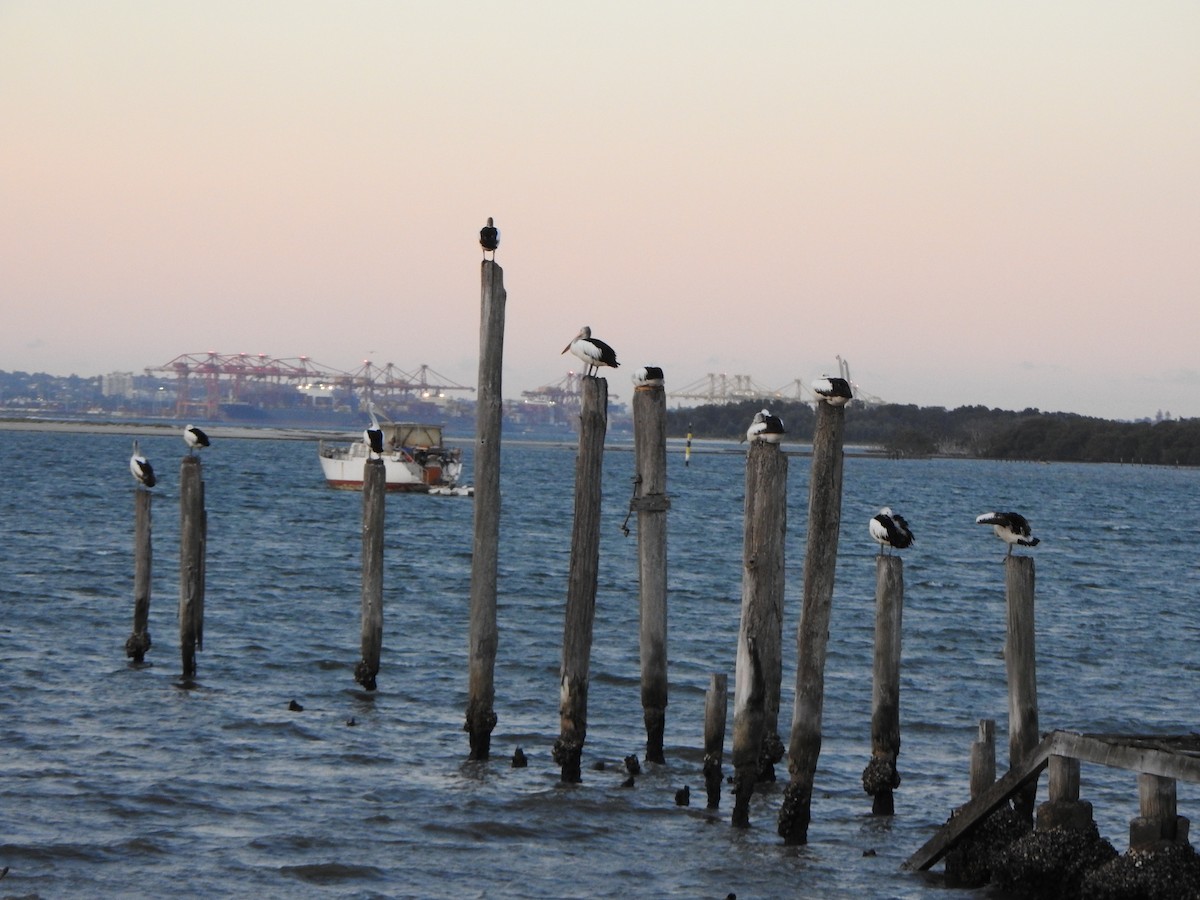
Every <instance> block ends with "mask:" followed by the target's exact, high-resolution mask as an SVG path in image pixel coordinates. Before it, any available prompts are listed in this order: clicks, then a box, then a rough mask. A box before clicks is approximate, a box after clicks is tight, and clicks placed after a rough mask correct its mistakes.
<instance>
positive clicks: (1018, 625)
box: [1004, 556, 1041, 825]
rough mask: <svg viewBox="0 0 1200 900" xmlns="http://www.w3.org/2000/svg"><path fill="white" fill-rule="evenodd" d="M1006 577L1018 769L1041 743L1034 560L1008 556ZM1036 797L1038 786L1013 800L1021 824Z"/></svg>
mask: <svg viewBox="0 0 1200 900" xmlns="http://www.w3.org/2000/svg"><path fill="white" fill-rule="evenodd" d="M1004 575H1005V596H1006V600H1007V607H1008V633H1007V638H1006V640H1005V645H1004V661H1005V665H1006V667H1007V670H1008V764H1009V766H1010V767H1011V768H1016V767H1018V766H1019V765H1021V764H1022V763H1023V762H1024V761H1025V759H1026V757H1027V756H1028V754H1029V752H1030V751H1031V750H1033V748H1034V747H1036V746H1037V745H1038V741H1040V740H1041V736H1040V735H1039V734H1038V701H1037V659H1036V655H1035V653H1034V639H1033V633H1034V628H1033V625H1034V615H1033V584H1034V570H1033V557H1031V556H1008V557H1006V558H1005V565H1004ZM1036 798H1037V785H1036V784H1031V785H1029V786H1028V787H1027V788H1025V789H1024V790H1022V791H1021V792H1020V793H1018V794H1017V795H1016V796H1014V797H1013V809H1014V810H1015V812H1016V813H1017V815H1018V816H1019V817H1020V818H1021V820H1022V821H1025V822H1028V823H1029V824H1031V825H1032V824H1033V807H1034V802H1035V800H1036Z"/></svg>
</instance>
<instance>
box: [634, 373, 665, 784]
mask: <svg viewBox="0 0 1200 900" xmlns="http://www.w3.org/2000/svg"><path fill="white" fill-rule="evenodd" d="M633 443H634V456H635V461H636V467H637V468H636V472H637V475H636V478H635V484H636V488H635V491H634V498H633V502H632V504H631V506H632V508H633V509H634V510H636V511H637V528H638V584H639V587H640V591H639V596H640V600H641V602H640V604H639V609H640V625H639V645H640V647H641V662H642V717H643V719H644V720H645V723H646V761H647V762H654V763H661V762H665V761H666V760H665V758H664V757H663V730H664V729H665V727H666V721H667V510H668V509H670V507H671V501H670V499H669V498H668V497H667V394H666V390H665V388H664V386H663V380H662V378H661V377H659V378H653V379H650V380H649V381H647V382H646V383H642V384H638V385H637V387H635V388H634V391H633Z"/></svg>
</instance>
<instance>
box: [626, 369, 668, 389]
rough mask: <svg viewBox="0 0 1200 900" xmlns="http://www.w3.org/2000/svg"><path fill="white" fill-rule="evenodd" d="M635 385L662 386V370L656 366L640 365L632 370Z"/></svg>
mask: <svg viewBox="0 0 1200 900" xmlns="http://www.w3.org/2000/svg"><path fill="white" fill-rule="evenodd" d="M633 384H634V386H635V387H662V384H663V370H662V369H660V368H659V367H658V366H642V367H641V368H640V369H634V371H633Z"/></svg>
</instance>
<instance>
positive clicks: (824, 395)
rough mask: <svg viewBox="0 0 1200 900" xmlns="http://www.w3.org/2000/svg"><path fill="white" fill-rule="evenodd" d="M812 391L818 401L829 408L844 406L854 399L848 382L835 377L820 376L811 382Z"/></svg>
mask: <svg viewBox="0 0 1200 900" xmlns="http://www.w3.org/2000/svg"><path fill="white" fill-rule="evenodd" d="M812 390H813V393H814V394H816V395H817V399H818V400H822V401H824V402H825V403H828V404H829V405H830V406H845V405H846V404H847V403H849V402H850V401H851V400H853V399H854V392H853V391H852V390H851V389H850V382H849V381H847V380H846V379H845V378H838V377H837V376H832V377H831V376H829V375H822V376H821V377H820V378H817V379H815V380H814V381H813V383H812Z"/></svg>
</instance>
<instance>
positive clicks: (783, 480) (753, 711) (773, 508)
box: [733, 441, 788, 827]
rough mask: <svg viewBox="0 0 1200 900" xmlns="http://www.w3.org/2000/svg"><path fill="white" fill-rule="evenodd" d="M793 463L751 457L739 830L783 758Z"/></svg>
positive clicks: (737, 693)
mask: <svg viewBox="0 0 1200 900" xmlns="http://www.w3.org/2000/svg"><path fill="white" fill-rule="evenodd" d="M787 470H788V461H787V456H785V455H784V454H783V453H782V452H781V451H780V449H779V445H778V444H768V443H764V442H759V441H755V442H754V443H752V444H751V445H750V451H749V452H748V453H747V454H746V491H745V501H744V518H743V523H742V609H741V623H740V626H739V629H738V651H737V669H736V672H735V681H734V704H733V766H734V782H735V785H736V790H735V795H736V801H735V804H734V816H733V824H734V825H737V826H739V827H746V826H748V825H749V824H750V822H749V817H748V809H749V803H750V796H751V795H752V794H753V792H754V784H755V782H757V781H759V780H762V779H764V778H773V777H774V764H775V763H776V762H778V761H779V759H780V758H781V757H782V748H783V742H782V741H781V740H780V739H779V694H780V682H781V680H782V678H783V662H782V645H783V586H784V548H783V541H784V535H785V534H786V533H787Z"/></svg>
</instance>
